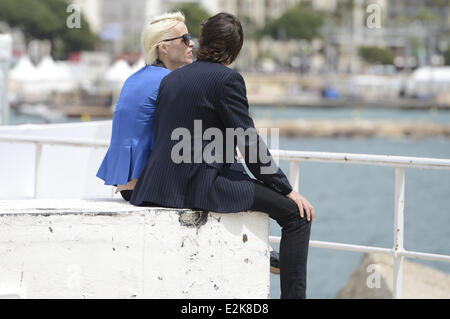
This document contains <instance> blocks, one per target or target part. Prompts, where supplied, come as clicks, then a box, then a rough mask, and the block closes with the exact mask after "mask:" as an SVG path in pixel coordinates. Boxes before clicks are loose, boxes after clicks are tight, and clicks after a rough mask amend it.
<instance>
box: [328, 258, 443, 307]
mask: <svg viewBox="0 0 450 319" xmlns="http://www.w3.org/2000/svg"><path fill="white" fill-rule="evenodd" d="M393 260H394V258H393V257H392V256H388V255H381V254H372V253H370V254H364V255H363V257H362V259H361V262H360V264H359V266H358V267H357V268H356V269H355V270H354V271H353V273H352V274H351V276H350V278H349V279H348V281H347V284H346V285H345V286H344V287H342V288H341V290H339V292H338V294H337V296H336V298H337V299H387V298H392V292H393V282H394V281H393V280H394V279H393V264H394V262H393ZM402 290H403V293H402V298H406V299H411V298H412V299H425V298H434V299H449V298H450V274H447V273H444V272H442V271H439V270H437V269H434V268H431V267H428V266H425V265H423V264H420V263H418V262H415V261H410V260H407V259H405V260H404V262H403V289H402Z"/></svg>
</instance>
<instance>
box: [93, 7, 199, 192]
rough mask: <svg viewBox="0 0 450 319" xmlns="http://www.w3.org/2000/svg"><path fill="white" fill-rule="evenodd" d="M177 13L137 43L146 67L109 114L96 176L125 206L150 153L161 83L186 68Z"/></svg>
mask: <svg viewBox="0 0 450 319" xmlns="http://www.w3.org/2000/svg"><path fill="white" fill-rule="evenodd" d="M184 21H185V20H184V16H183V14H182V13H181V12H173V13H166V14H163V15H160V16H158V17H155V18H154V19H152V20H151V21H150V22H149V23H147V24H146V25H145V26H144V29H143V31H142V37H141V45H142V50H143V53H144V56H145V63H146V65H145V66H144V67H143V68H141V69H140V70H139V71H137V72H136V73H134V74H133V75H131V76H130V77H129V78H128V79H127V80H126V81H125V83H124V85H123V87H122V91H121V93H120V97H119V100H118V102H117V106H116V110H115V111H114V116H113V124H112V136H111V143H110V146H109V149H108V151H107V153H106V155H105V157H104V159H103V161H102V163H101V165H100V168H99V170H98V172H97V177H99V178H101V179H102V180H104V181H105V185H114V186H117V189H116V193H117V192H119V191H120V193H121V195H122V197H123V198H124V199H125V200H130V197H131V193H132V190H133V189H134V186H135V184H136V182H137V178H138V177H139V175H140V174H141V172H142V170H143V169H144V166H145V164H146V163H147V160H148V159H149V157H150V154H151V152H152V150H153V143H154V134H153V132H154V112H155V102H156V97H157V96H158V90H159V85H160V83H161V80H162V79H163V78H164V77H165V76H166V75H167V74H169V73H170V72H171V71H173V70H175V69H178V68H180V67H182V66H184V65H186V64H190V63H192V60H193V52H192V50H193V47H194V43H193V41H191V36H190V34H189V33H188V30H187V27H186V25H185V24H184Z"/></svg>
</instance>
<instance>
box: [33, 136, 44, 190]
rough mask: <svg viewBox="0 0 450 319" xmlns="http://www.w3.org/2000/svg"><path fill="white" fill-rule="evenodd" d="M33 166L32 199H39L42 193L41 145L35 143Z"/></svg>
mask: <svg viewBox="0 0 450 319" xmlns="http://www.w3.org/2000/svg"><path fill="white" fill-rule="evenodd" d="M35 145H36V153H35V165H34V198H39V197H41V191H42V185H41V184H42V181H41V176H42V167H43V162H42V144H41V143H36V144H35Z"/></svg>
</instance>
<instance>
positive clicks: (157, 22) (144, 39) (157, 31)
mask: <svg viewBox="0 0 450 319" xmlns="http://www.w3.org/2000/svg"><path fill="white" fill-rule="evenodd" d="M184 20H185V18H184V15H183V13H181V12H179V11H177V12H169V13H164V14H161V15H159V16H157V17H154V18H153V19H151V20H150V21H149V22H148V23H146V24H145V26H144V29H143V30H142V36H141V46H142V50H143V53H144V59H145V64H147V65H151V64H153V63H154V62H155V61H156V59H157V58H158V44H159V43H160V42H161V41H162V40H165V39H167V38H170V37H171V36H172V35H171V32H170V29H172V28H173V27H175V26H176V25H177V24H178V23H180V22H183V23H184Z"/></svg>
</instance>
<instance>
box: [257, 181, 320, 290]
mask: <svg viewBox="0 0 450 319" xmlns="http://www.w3.org/2000/svg"><path fill="white" fill-rule="evenodd" d="M254 183H255V199H254V202H253V205H252V207H251V208H250V210H253V211H260V212H265V213H268V214H269V216H270V218H272V219H274V220H275V221H276V222H277V223H278V224H279V225H280V226H281V242H280V280H281V284H280V286H281V298H282V299H285V298H286V299H287V298H306V268H307V267H306V266H307V259H308V248H309V237H310V232H311V222H308V221H307V220H306V215H305V217H304V218H301V217H300V212H299V209H298V206H297V204H296V203H295V202H294V201H292V200H291V199H289V198H287V197H286V196H283V195H281V194H279V193H277V192H276V191H274V190H272V189H271V188H269V187H267V186H265V185H264V184H263V183H262V182H260V181H257V180H254Z"/></svg>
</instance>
